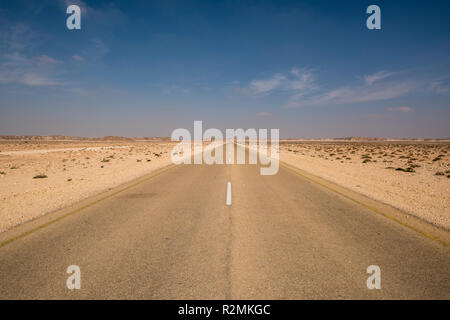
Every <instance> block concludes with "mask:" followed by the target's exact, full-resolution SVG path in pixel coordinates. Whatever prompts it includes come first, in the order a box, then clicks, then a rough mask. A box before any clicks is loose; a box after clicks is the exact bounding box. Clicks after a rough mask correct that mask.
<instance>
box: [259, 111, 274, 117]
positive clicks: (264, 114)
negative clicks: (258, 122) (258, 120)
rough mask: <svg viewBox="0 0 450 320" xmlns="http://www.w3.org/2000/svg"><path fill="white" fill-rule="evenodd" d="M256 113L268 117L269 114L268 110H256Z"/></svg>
mask: <svg viewBox="0 0 450 320" xmlns="http://www.w3.org/2000/svg"><path fill="white" fill-rule="evenodd" d="M257 115H258V116H260V117H268V116H270V115H271V114H270V113H269V112H266V111H261V112H258V113H257Z"/></svg>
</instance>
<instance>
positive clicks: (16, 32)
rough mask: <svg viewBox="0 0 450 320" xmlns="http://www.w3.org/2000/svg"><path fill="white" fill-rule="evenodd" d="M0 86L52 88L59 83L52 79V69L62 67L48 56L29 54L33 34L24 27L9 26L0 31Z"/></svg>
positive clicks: (53, 74) (32, 48)
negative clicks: (0, 40)
mask: <svg viewBox="0 0 450 320" xmlns="http://www.w3.org/2000/svg"><path fill="white" fill-rule="evenodd" d="M1 37H2V39H4V40H5V41H4V42H3V43H2V45H1V48H2V49H3V50H2V51H4V52H6V53H5V54H3V55H1V56H0V83H2V84H11V83H16V84H23V85H27V86H54V85H60V84H62V83H61V81H58V80H57V79H55V77H56V74H57V71H56V69H55V67H57V66H59V65H61V64H63V61H61V60H58V59H56V58H54V57H51V56H49V55H45V54H43V55H32V54H31V52H33V51H34V47H35V45H36V43H35V41H34V40H33V39H35V33H34V31H32V30H31V29H30V28H28V27H27V26H26V25H23V24H19V25H15V24H14V25H11V26H10V27H9V29H6V30H4V31H3V32H1Z"/></svg>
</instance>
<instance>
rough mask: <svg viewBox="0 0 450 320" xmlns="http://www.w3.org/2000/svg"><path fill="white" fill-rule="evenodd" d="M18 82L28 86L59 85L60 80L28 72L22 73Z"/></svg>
mask: <svg viewBox="0 0 450 320" xmlns="http://www.w3.org/2000/svg"><path fill="white" fill-rule="evenodd" d="M19 82H20V83H23V84H26V85H29V86H33V87H34V86H57V85H61V83H60V82H57V81H55V80H52V79H49V78H47V77H46V76H43V75H39V74H34V73H28V74H24V75H23V76H22V77H21V78H20V79H19Z"/></svg>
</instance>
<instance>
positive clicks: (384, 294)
mask: <svg viewBox="0 0 450 320" xmlns="http://www.w3.org/2000/svg"><path fill="white" fill-rule="evenodd" d="M228 182H230V183H231V190H232V192H231V197H232V199H230V200H231V201H230V205H227V193H228V192H227V190H228ZM70 265H77V266H79V267H80V269H81V289H80V290H69V289H68V288H67V286H66V280H67V278H68V277H69V274H67V273H66V269H67V267H68V266H70ZM370 265H377V266H379V267H380V269H381V290H369V289H368V288H367V285H366V281H367V278H368V277H369V276H370V275H369V274H367V273H366V269H367V267H368V266H370ZM0 298H1V299H119V298H124V299H348V298H355V299H406V298H410V299H419V298H424V299H449V298H450V250H449V248H448V247H446V246H444V245H442V244H440V243H438V242H436V241H433V240H431V239H429V238H427V237H424V236H423V235H421V234H419V233H417V232H415V231H413V230H411V229H408V228H406V227H404V226H402V225H400V224H398V223H396V222H394V221H391V220H389V219H386V218H385V217H383V216H381V215H377V214H375V213H374V212H372V211H370V210H369V209H367V208H366V207H364V206H362V205H360V204H358V203H356V202H353V201H351V200H349V199H347V198H345V197H343V196H341V195H339V194H337V193H334V192H332V191H330V190H328V189H326V188H324V187H322V186H320V185H318V184H315V183H313V182H311V181H309V180H306V179H304V178H302V177H300V176H299V175H297V174H295V173H294V172H292V171H291V170H288V169H285V168H283V167H280V170H279V172H278V174H276V175H274V176H261V175H260V171H259V165H180V166H177V167H175V168H173V169H170V170H167V171H165V172H163V173H161V174H159V175H157V176H154V177H153V178H151V179H148V180H146V181H144V182H142V183H140V184H138V185H136V186H133V187H131V188H128V189H127V190H125V191H123V192H120V193H117V194H115V195H113V196H111V197H109V198H107V199H104V200H102V201H99V202H96V203H95V204H93V205H91V206H89V207H87V208H84V209H83V210H80V211H78V212H77V213H75V214H72V215H70V216H68V217H65V218H64V219H61V220H59V221H57V222H55V223H52V224H49V225H46V226H44V227H42V228H40V229H39V230H36V231H34V232H32V233H30V234H28V235H26V236H24V237H19V238H18V239H16V240H14V241H12V242H10V243H8V244H6V245H4V246H2V247H0Z"/></svg>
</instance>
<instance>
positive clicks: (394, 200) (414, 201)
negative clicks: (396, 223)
mask: <svg viewBox="0 0 450 320" xmlns="http://www.w3.org/2000/svg"><path fill="white" fill-rule="evenodd" d="M449 155H450V142H449V141H430V142H427V141H370V142H368V141H365V142H364V141H354V142H351V141H289V140H288V141H282V142H281V143H280V160H281V161H284V162H286V163H288V164H291V165H293V166H296V167H298V168H300V169H302V170H305V171H307V172H309V173H312V174H314V175H317V176H320V177H322V178H324V179H326V180H329V181H332V182H334V183H337V184H339V185H342V186H344V187H346V188H349V189H351V190H353V191H356V192H359V193H362V194H364V195H366V196H369V197H371V198H373V199H375V200H378V201H381V202H383V203H386V204H389V205H391V206H393V207H396V208H398V209H401V210H403V211H404V212H406V213H409V214H412V215H414V216H416V217H418V218H421V219H423V220H425V221H427V222H430V223H432V224H434V225H436V226H439V227H442V228H445V229H447V230H449V229H450V190H449V187H450V159H449Z"/></svg>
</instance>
